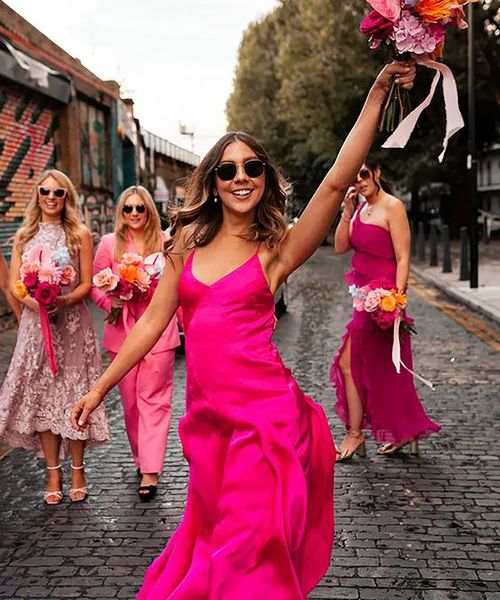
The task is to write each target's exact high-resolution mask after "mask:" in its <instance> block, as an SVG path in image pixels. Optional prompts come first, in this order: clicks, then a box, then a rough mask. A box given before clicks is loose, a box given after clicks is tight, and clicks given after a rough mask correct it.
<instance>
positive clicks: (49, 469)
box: [47, 465, 61, 471]
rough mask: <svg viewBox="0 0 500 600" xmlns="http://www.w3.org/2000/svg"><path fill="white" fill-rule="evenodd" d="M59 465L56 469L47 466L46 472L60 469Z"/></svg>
mask: <svg viewBox="0 0 500 600" xmlns="http://www.w3.org/2000/svg"><path fill="white" fill-rule="evenodd" d="M60 468H61V465H57V466H56V467H49V466H47V471H56V470H57V469H60Z"/></svg>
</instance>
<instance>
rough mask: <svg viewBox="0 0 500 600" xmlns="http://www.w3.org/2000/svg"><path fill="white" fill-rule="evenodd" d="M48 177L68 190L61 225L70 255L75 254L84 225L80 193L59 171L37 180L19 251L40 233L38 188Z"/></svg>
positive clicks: (40, 218) (46, 173) (50, 172)
mask: <svg viewBox="0 0 500 600" xmlns="http://www.w3.org/2000/svg"><path fill="white" fill-rule="evenodd" d="M48 177H53V178H54V179H55V180H56V181H57V183H58V184H59V185H60V186H61V187H63V188H66V190H67V194H66V198H65V200H64V208H63V210H62V213H61V225H62V228H63V229H64V234H65V236H66V246H67V247H68V250H69V252H70V254H74V253H75V252H76V251H77V250H78V248H79V247H80V244H81V240H80V228H81V226H82V224H83V222H82V218H81V215H80V212H79V210H78V208H77V206H78V193H77V191H76V188H75V186H74V185H73V183H72V181H71V179H70V178H69V177H68V176H67V175H66V173H63V172H62V171H58V170H57V169H48V170H46V171H44V172H43V173H41V174H40V175H39V176H38V177H37V179H36V180H35V183H34V186H33V193H32V195H31V198H30V200H29V202H28V204H27V206H26V212H25V215H24V221H23V224H22V226H21V229H20V230H19V234H18V235H19V237H18V239H17V249H18V250H19V252H20V253H22V252H23V249H24V247H25V246H26V244H27V242H29V240H31V239H32V238H33V237H34V236H35V234H36V232H37V231H38V226H39V224H40V221H41V220H42V209H41V208H40V204H39V202H38V186H39V185H40V184H41V183H42V182H43V181H45V179H47V178H48Z"/></svg>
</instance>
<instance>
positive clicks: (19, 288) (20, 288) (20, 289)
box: [15, 279, 28, 300]
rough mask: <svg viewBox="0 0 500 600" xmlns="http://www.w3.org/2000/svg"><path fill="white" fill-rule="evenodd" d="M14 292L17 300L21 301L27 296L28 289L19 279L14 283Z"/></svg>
mask: <svg viewBox="0 0 500 600" xmlns="http://www.w3.org/2000/svg"><path fill="white" fill-rule="evenodd" d="M15 292H16V296H17V297H18V298H19V300H22V299H23V298H25V297H26V296H27V295H28V289H27V288H26V286H25V285H24V283H23V282H22V281H21V280H20V279H18V280H17V281H16V285H15Z"/></svg>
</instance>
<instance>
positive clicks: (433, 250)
mask: <svg viewBox="0 0 500 600" xmlns="http://www.w3.org/2000/svg"><path fill="white" fill-rule="evenodd" d="M429 241H430V246H431V247H430V262H429V264H430V266H431V267H437V265H438V236H437V227H436V226H435V225H431V233H430V237H429Z"/></svg>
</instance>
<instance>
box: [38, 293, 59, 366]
mask: <svg viewBox="0 0 500 600" xmlns="http://www.w3.org/2000/svg"><path fill="white" fill-rule="evenodd" d="M39 316H40V325H41V328H42V339H43V347H44V348H45V354H46V355H47V360H48V361H49V367H50V370H51V371H52V375H54V377H55V376H56V375H57V371H58V369H57V359H56V353H55V352H54V342H53V339H52V330H51V329H50V322H49V313H48V312H47V309H46V308H45V306H44V305H43V304H39Z"/></svg>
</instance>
